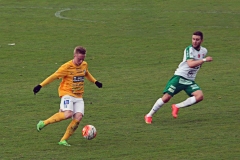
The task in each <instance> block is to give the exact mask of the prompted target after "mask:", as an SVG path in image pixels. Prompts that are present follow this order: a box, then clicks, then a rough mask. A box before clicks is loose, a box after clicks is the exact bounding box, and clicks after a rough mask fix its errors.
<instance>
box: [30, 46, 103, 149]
mask: <svg viewBox="0 0 240 160" xmlns="http://www.w3.org/2000/svg"><path fill="white" fill-rule="evenodd" d="M85 57H86V49H85V48H83V47H82V46H77V47H76V48H75V49H74V58H73V59H72V60H70V61H68V62H66V63H65V64H63V65H62V66H61V67H60V68H59V69H58V70H57V71H56V72H55V73H53V74H52V75H50V76H49V77H48V78H46V79H45V80H44V81H43V82H42V83H40V84H39V85H37V86H36V87H34V89H33V92H34V94H36V93H38V92H39V91H40V89H41V88H42V87H43V86H46V85H47V84H49V83H51V82H52V81H54V80H56V79H59V78H62V82H61V83H60V86H59V88H58V93H59V97H60V98H61V103H60V110H59V112H57V113H55V114H54V115H52V116H51V117H49V118H48V119H46V120H44V121H41V120H40V121H39V122H38V124H37V130H38V131H40V130H41V129H43V128H44V127H45V126H47V125H49V124H52V123H55V122H59V121H62V120H66V119H69V118H72V121H71V123H70V124H69V126H68V127H67V130H66V132H65V134H64V135H63V137H62V139H61V140H60V142H58V144H59V145H64V146H70V144H68V143H67V141H66V140H67V139H68V138H69V137H70V136H71V135H72V134H73V133H74V131H75V130H76V129H77V128H78V125H79V123H80V121H81V120H82V118H83V115H84V101H83V92H84V77H86V78H87V79H88V80H89V81H91V82H93V83H95V84H96V86H97V87H98V88H102V83H101V82H99V81H97V80H96V79H95V78H94V77H93V76H92V75H91V73H90V72H89V71H88V64H87V62H86V61H84V59H85Z"/></svg>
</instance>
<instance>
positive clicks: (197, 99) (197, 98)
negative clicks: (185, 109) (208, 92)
mask: <svg viewBox="0 0 240 160" xmlns="http://www.w3.org/2000/svg"><path fill="white" fill-rule="evenodd" d="M195 97H196V101H197V102H200V101H202V100H203V95H202V94H201V95H197V96H195Z"/></svg>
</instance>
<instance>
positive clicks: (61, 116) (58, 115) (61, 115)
mask: <svg viewBox="0 0 240 160" xmlns="http://www.w3.org/2000/svg"><path fill="white" fill-rule="evenodd" d="M64 119H66V118H65V115H64V113H63V112H58V113H56V114H54V115H52V116H51V117H50V118H48V119H46V120H45V121H44V124H45V125H48V124H51V123H55V122H59V121H61V120H64Z"/></svg>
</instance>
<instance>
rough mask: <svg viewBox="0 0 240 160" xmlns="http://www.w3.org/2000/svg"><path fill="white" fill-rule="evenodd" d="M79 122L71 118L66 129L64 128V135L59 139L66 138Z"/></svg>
mask: <svg viewBox="0 0 240 160" xmlns="http://www.w3.org/2000/svg"><path fill="white" fill-rule="evenodd" d="M79 123H80V122H78V121H77V120H76V119H73V120H72V121H71V123H70V124H69V125H68V127H67V130H66V132H65V134H64V136H63V137H62V139H61V141H63V140H67V139H68V138H69V137H70V136H71V135H72V134H73V133H74V132H75V130H76V129H77V128H78V125H79Z"/></svg>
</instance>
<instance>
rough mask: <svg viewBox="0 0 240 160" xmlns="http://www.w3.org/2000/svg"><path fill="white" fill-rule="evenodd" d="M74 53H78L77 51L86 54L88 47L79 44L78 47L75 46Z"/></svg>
mask: <svg viewBox="0 0 240 160" xmlns="http://www.w3.org/2000/svg"><path fill="white" fill-rule="evenodd" d="M74 53H75V54H76V53H81V54H86V49H85V48H83V47H82V46H77V47H75V49H74Z"/></svg>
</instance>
